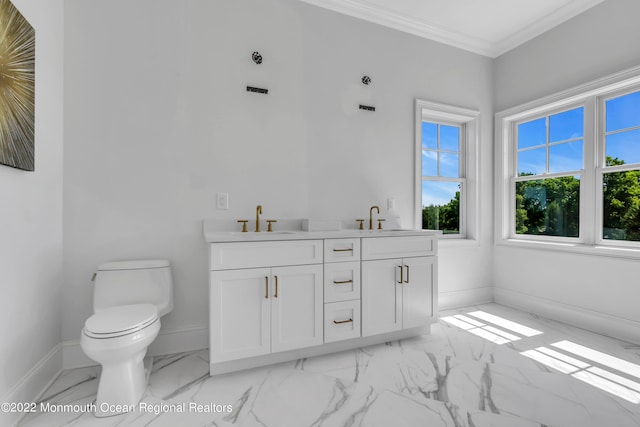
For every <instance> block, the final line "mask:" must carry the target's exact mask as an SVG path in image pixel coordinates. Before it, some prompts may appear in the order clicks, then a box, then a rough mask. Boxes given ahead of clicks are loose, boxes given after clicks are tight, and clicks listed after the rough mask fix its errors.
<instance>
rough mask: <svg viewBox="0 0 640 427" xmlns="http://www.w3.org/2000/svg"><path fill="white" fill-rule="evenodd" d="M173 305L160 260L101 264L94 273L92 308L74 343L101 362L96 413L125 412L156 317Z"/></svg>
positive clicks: (145, 364)
mask: <svg viewBox="0 0 640 427" xmlns="http://www.w3.org/2000/svg"><path fill="white" fill-rule="evenodd" d="M171 310H173V280H172V277H171V267H170V266H169V261H166V260H147V261H122V262H110V263H106V264H102V265H101V266H100V267H98V272H97V273H96V276H95V289H94V293H93V311H94V313H95V314H94V315H93V316H91V317H90V318H89V319H87V321H86V322H85V324H84V328H83V329H82V334H81V336H80V346H81V347H82V350H84V352H85V354H86V355H87V356H89V357H90V358H91V359H92V360H95V361H96V362H98V363H100V364H101V365H102V373H101V374H100V381H99V384H98V397H97V399H96V411H95V415H96V417H107V416H110V415H117V414H120V413H123V412H128V410H127V409H126V408H131V407H132V406H134V405H137V404H138V402H139V401H140V399H141V398H142V395H143V394H144V391H145V389H146V387H147V380H148V378H149V373H150V370H151V358H146V359H145V355H146V353H147V347H149V344H151V343H152V342H153V340H155V338H156V337H157V336H158V332H159V331H160V317H161V316H163V315H165V314H167V313H169V312H170V311H171Z"/></svg>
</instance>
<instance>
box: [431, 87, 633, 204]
mask: <svg viewBox="0 0 640 427" xmlns="http://www.w3.org/2000/svg"><path fill="white" fill-rule="evenodd" d="M605 111H606V112H605V119H606V129H605V131H606V133H607V135H606V136H605V147H606V148H605V149H606V155H607V156H611V157H617V158H618V159H622V160H624V162H625V163H627V164H630V163H640V92H635V93H631V94H628V95H624V96H620V97H617V98H612V99H609V100H607V101H606V102H605ZM583 123H584V108H583V107H578V108H574V109H571V110H568V111H563V112H560V113H558V114H554V115H551V116H549V117H548V126H549V130H548V135H549V141H548V142H549V145H548V149H549V170H548V172H550V173H556V172H567V171H578V170H581V169H582V168H583V151H584V140H583V138H584V124H583ZM438 127H439V135H440V145H439V146H438ZM634 128H637V129H634ZM459 139H460V129H459V128H458V127H455V126H447V125H437V124H435V123H428V122H423V123H422V175H423V176H440V177H447V178H457V177H458V176H459V159H460V157H459V153H458V152H459ZM517 148H518V150H519V151H518V173H534V174H542V173H544V172H546V171H547V118H546V117H543V118H540V119H536V120H532V121H529V122H525V123H521V124H520V125H518V147H517ZM443 150H444V151H443ZM438 162H439V164H440V173H439V175H438V168H437V167H438ZM458 187H459V184H458V183H457V182H444V181H439V182H436V181H423V183H422V204H423V205H424V206H428V205H431V204H434V205H444V204H447V203H449V201H450V200H451V199H452V198H453V197H454V196H455V193H456V191H458Z"/></svg>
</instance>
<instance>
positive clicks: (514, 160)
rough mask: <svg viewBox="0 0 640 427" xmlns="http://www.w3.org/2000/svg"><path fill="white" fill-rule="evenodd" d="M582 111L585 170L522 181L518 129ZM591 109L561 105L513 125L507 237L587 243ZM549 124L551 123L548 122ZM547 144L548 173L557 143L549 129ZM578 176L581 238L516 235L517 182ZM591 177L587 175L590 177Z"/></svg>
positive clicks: (525, 116) (552, 173)
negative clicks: (576, 109)
mask: <svg viewBox="0 0 640 427" xmlns="http://www.w3.org/2000/svg"><path fill="white" fill-rule="evenodd" d="M580 107H583V108H584V123H583V128H584V129H583V137H582V141H583V143H582V169H578V170H571V171H564V172H545V173H542V174H536V175H531V176H527V177H526V178H524V177H520V176H518V147H517V143H518V125H519V124H522V123H526V122H529V121H533V120H538V119H541V118H547V119H548V118H549V117H551V116H553V115H555V114H560V113H563V112H566V111H569V110H572V109H575V108H580ZM590 111H591V109H590V108H589V106H588V105H587V103H586V102H572V103H567V104H563V105H559V106H556V107H554V108H552V109H549V110H541V111H536V114H534V115H526V114H522V115H519V118H518V119H517V120H513V121H511V124H510V125H511V126H512V130H511V134H512V138H511V142H512V144H511V147H509V148H510V151H511V160H510V161H511V170H512V174H511V177H510V179H511V182H510V185H509V195H510V196H509V198H510V208H509V211H510V212H509V215H510V218H509V223H510V227H509V231H508V235H509V238H511V239H522V240H532V241H547V240H550V241H553V242H560V243H584V241H585V236H584V235H583V232H582V230H584V226H586V224H583V217H584V216H589V214H588V212H584V209H583V206H584V203H582V197H583V195H584V194H585V187H587V186H588V185H590V183H591V181H590V177H589V176H587V177H586V180H587V182H585V171H586V169H587V168H586V167H585V164H586V162H587V158H588V156H587V151H588V150H587V143H586V139H587V135H586V134H587V132H586V130H587V121H588V120H587V112H590ZM547 123H548V120H547ZM546 133H547V135H546V141H545V148H546V160H545V162H546V166H545V168H546V170H547V171H548V169H549V158H550V154H549V147H550V146H551V145H554V144H555V143H553V144H552V143H550V142H549V135H548V133H549V128H548V127H547V129H546ZM576 175H579V176H580V206H579V207H578V212H579V234H578V237H565V236H549V235H536V234H517V233H516V221H515V211H516V197H515V195H516V183H518V182H524V181H538V180H543V179H547V178H550V179H553V178H561V177H566V176H576ZM587 175H588V174H587Z"/></svg>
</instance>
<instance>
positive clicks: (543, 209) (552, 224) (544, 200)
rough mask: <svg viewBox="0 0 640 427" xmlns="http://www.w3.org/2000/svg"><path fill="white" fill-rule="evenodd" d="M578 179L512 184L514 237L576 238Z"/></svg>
mask: <svg viewBox="0 0 640 427" xmlns="http://www.w3.org/2000/svg"><path fill="white" fill-rule="evenodd" d="M579 205H580V178H579V177H573V176H567V177H561V178H547V179H539V180H532V181H524V182H517V183H516V212H515V218H516V234H530V235H543V236H563V237H578V231H579V220H580V218H579Z"/></svg>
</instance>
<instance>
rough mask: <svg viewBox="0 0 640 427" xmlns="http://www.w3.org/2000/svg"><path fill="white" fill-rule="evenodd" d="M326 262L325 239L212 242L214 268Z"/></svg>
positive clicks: (211, 262) (212, 268) (228, 268)
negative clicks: (324, 252)
mask: <svg viewBox="0 0 640 427" xmlns="http://www.w3.org/2000/svg"><path fill="white" fill-rule="evenodd" d="M304 264H322V240H290V241H286V242H283V241H273V242H232V243H212V244H211V260H210V267H211V270H232V269H236V268H255V267H277V266H285V265H304Z"/></svg>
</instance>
